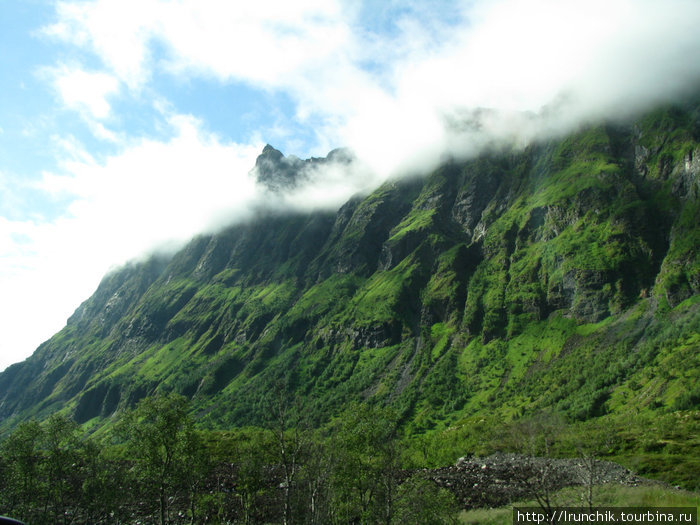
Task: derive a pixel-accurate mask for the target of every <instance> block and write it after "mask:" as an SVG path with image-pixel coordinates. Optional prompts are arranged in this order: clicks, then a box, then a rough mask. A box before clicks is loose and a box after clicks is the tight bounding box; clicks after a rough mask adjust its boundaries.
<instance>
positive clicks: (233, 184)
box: [0, 0, 700, 369]
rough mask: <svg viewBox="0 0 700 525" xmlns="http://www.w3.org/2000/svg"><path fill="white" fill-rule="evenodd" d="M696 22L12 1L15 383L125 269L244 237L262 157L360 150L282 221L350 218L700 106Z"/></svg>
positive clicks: (104, 0)
mask: <svg viewBox="0 0 700 525" xmlns="http://www.w3.org/2000/svg"><path fill="white" fill-rule="evenodd" d="M699 25H700V2H697V1H695V0H588V1H582V0H567V1H560V0H463V1H461V2H460V1H456V2H455V1H450V2H448V1H439V0H425V1H417V0H405V1H396V0H386V1H379V0H374V1H364V2H363V1H352V2H351V1H347V0H297V1H295V2H280V1H276V0H257V1H256V2H252V3H251V2H233V1H229V0H179V1H168V0H138V1H137V0H93V1H72V0H55V1H54V0H17V1H15V0H0V89H1V90H2V91H1V95H2V96H0V289H2V291H3V293H2V295H1V296H0V319H3V330H2V332H3V338H2V339H0V369H3V368H4V367H5V366H7V365H9V364H10V363H12V362H16V361H19V360H21V359H24V358H25V357H26V356H28V355H29V354H30V353H31V352H32V351H33V350H34V349H35V348H36V347H37V345H38V344H40V343H41V342H42V341H44V340H46V339H47V338H48V337H50V336H51V335H52V334H53V333H55V332H56V331H58V330H59V329H60V328H61V327H62V326H63V325H64V324H65V320H66V319H67V318H68V317H69V316H70V314H71V313H72V312H73V310H74V309H75V308H76V307H77V306H78V305H79V304H80V302H82V301H83V300H85V299H86V298H87V297H88V296H89V295H90V294H91V293H92V292H93V291H94V289H95V288H96V286H97V284H98V283H99V280H100V278H101V277H102V276H103V275H104V273H105V272H107V271H108V270H109V269H110V268H113V267H115V266H117V265H119V264H123V263H124V262H125V261H128V260H130V259H133V258H137V257H139V256H142V255H143V254H144V253H148V252H149V251H151V250H153V249H155V248H157V247H159V246H164V245H168V246H172V245H174V244H175V245H176V244H178V243H182V242H184V241H186V240H187V239H188V238H190V237H191V236H193V235H195V234H197V233H199V232H203V231H212V230H215V229H216V228H218V227H220V226H222V225H224V224H226V223H229V222H232V221H236V220H242V219H244V218H245V217H246V215H247V214H248V213H249V212H250V210H251V207H252V206H254V204H255V203H256V202H258V201H259V199H260V198H261V190H260V188H258V187H257V186H256V185H255V182H254V181H253V180H252V179H251V177H250V176H249V170H250V169H251V168H252V166H253V165H254V162H255V158H256V156H257V155H258V154H259V152H260V151H261V149H262V147H263V146H264V145H265V144H266V143H271V144H273V145H274V146H275V147H277V148H279V149H281V150H282V151H283V152H285V153H286V154H295V155H297V156H299V157H302V158H305V157H308V156H312V155H313V156H323V155H325V154H326V153H327V152H328V151H329V150H330V149H332V148H335V147H338V146H347V147H350V148H352V149H353V150H354V151H355V152H356V154H357V156H358V158H359V159H360V162H359V163H358V165H359V166H361V169H359V171H358V172H353V173H340V172H328V173H324V174H318V176H317V177H316V179H314V181H315V182H314V183H313V184H310V185H309V186H308V187H305V188H301V189H300V190H299V191H298V192H297V193H296V194H294V195H291V196H288V198H287V199H286V200H285V202H284V203H283V204H284V205H289V206H296V207H304V208H313V207H317V206H326V207H333V206H337V205H339V204H340V203H342V202H343V200H344V199H346V198H347V197H348V196H350V195H351V194H353V193H355V192H357V191H363V190H367V189H369V188H371V187H373V186H375V185H377V184H379V183H380V182H381V181H382V180H385V179H386V178H387V177H390V176H400V175H401V174H403V173H407V172H420V171H425V170H428V169H430V168H431V167H433V166H435V165H436V164H437V163H438V162H439V161H440V160H441V159H444V158H445V155H451V156H456V157H466V156H469V155H474V154H476V153H478V152H479V150H480V149H481V148H483V147H485V146H487V145H489V144H493V143H494V142H496V143H508V144H510V145H512V146H514V147H519V146H522V145H525V144H527V143H529V142H531V141H533V140H538V139H541V138H544V137H547V136H551V135H557V134H561V133H565V132H567V131H569V130H571V129H574V128H576V127H577V126H580V125H582V124H585V123H587V122H591V121H595V120H597V119H600V118H602V117H623V116H625V115H628V114H634V113H635V112H639V111H641V110H643V109H645V108H646V107H649V106H650V105H652V104H654V103H657V102H659V101H664V100H669V99H673V98H674V97H678V96H680V95H682V94H685V93H688V92H694V91H695V90H696V89H697V86H698V79H699V78H700V63H698V61H697V60H695V58H694V57H697V56H700V41H699V39H700V37H699V36H698V31H697V27H698V26H699ZM562 101H564V102H562ZM478 108H489V109H491V110H492V111H490V112H488V113H480V114H479V115H480V117H479V118H481V122H480V124H481V127H480V128H479V130H478V131H474V130H473V129H462V128H463V127H462V128H460V126H459V125H457V126H455V125H454V123H455V122H456V123H459V121H460V119H464V118H473V116H474V113H473V111H474V110H476V109H478ZM552 108H556V110H555V111H553V110H552Z"/></svg>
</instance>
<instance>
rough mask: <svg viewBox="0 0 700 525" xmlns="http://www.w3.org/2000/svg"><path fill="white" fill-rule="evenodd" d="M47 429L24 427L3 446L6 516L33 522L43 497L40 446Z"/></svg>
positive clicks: (32, 425) (1, 498) (27, 424)
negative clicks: (10, 515)
mask: <svg viewBox="0 0 700 525" xmlns="http://www.w3.org/2000/svg"><path fill="white" fill-rule="evenodd" d="M43 432H44V430H43V428H42V427H41V425H40V424H39V423H38V422H36V421H27V422H24V423H20V424H19V425H17V428H15V430H14V432H13V433H12V434H10V436H9V437H8V438H7V439H6V440H5V441H4V442H3V444H2V449H1V452H2V456H3V459H4V469H3V470H4V472H3V477H4V479H5V482H6V488H5V489H4V490H3V491H2V494H0V501H1V502H2V504H3V507H4V509H5V510H4V512H7V513H8V514H13V515H15V516H17V517H19V518H20V519H23V520H31V519H32V518H33V517H34V516H33V514H34V511H35V509H36V508H38V503H39V500H40V497H41V494H42V493H43V487H42V483H41V476H40V464H41V452H40V445H41V440H42V435H43Z"/></svg>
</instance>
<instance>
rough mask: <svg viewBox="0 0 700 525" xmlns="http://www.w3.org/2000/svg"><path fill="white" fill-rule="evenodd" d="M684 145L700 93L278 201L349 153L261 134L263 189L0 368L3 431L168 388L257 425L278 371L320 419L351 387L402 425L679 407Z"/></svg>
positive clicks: (694, 307)
mask: <svg viewBox="0 0 700 525" xmlns="http://www.w3.org/2000/svg"><path fill="white" fill-rule="evenodd" d="M699 140H700V107H699V106H698V105H697V104H696V103H687V104H679V105H675V106H665V107H663V108H660V109H658V110H656V111H654V112H651V113H649V114H647V115H646V116H644V117H643V118H640V119H637V120H636V121H634V122H631V121H630V122H627V123H620V122H619V121H618V122H614V123H609V124H600V125H592V126H589V127H587V128H585V129H582V130H581V131H579V132H577V133H574V134H571V135H568V136H566V137H563V138H560V139H550V140H544V141H541V142H535V143H533V144H531V145H529V146H527V147H512V148H503V147H499V148H496V149H493V150H491V151H488V150H487V151H486V152H484V153H482V154H481V155H479V156H478V157H476V158H473V159H471V160H459V159H452V160H448V161H446V162H445V163H443V164H442V165H441V166H440V167H438V168H436V169H434V170H432V171H431V172H429V173H424V174H422V176H414V177H402V178H396V179H391V180H388V181H387V182H385V183H384V184H382V185H381V186H379V187H378V188H377V189H375V190H374V191H372V192H371V193H369V194H366V195H364V194H359V195H357V196H355V197H353V198H351V199H350V200H348V201H347V202H345V204H343V205H342V206H341V207H340V208H339V209H338V210H334V209H326V210H323V209H321V210H318V209H314V210H308V209H307V210H304V209H296V210H295V209H292V208H290V207H287V206H281V207H277V206H274V202H279V201H276V200H275V199H279V198H280V196H290V195H293V194H294V192H295V191H297V190H299V189H300V188H303V187H304V184H305V181H307V180H309V178H313V177H316V176H320V175H319V174H322V173H324V170H318V171H315V170H316V168H318V167H320V166H340V167H342V168H343V169H348V167H351V166H352V164H353V162H355V161H354V160H353V157H352V155H351V154H350V153H349V152H347V151H346V150H335V151H333V152H331V153H330V154H329V155H328V156H327V157H325V158H312V159H308V160H301V159H298V158H296V157H293V156H284V155H283V154H282V153H281V152H280V151H279V150H276V149H275V148H273V147H272V146H270V145H267V146H265V148H264V149H263V151H262V153H261V155H260V156H259V157H258V159H257V162H256V163H255V166H254V167H253V169H252V171H251V176H254V177H256V180H257V182H258V183H259V184H261V185H262V186H264V187H265V188H267V189H266V191H267V192H268V194H269V195H270V199H271V200H270V202H271V203H273V205H272V206H269V207H267V208H264V207H263V208H261V209H259V210H257V212H255V213H253V214H252V215H251V216H250V218H249V219H247V220H245V221H243V222H239V223H237V224H235V225H233V226H230V227H228V228H226V229H224V230H222V231H220V232H218V233H213V234H207V235H201V236H198V237H196V238H194V239H193V240H192V241H190V242H189V243H188V244H187V245H186V246H185V247H184V248H182V249H181V250H179V251H177V253H175V254H173V255H171V256H165V255H155V256H152V257H151V258H149V259H148V260H145V261H142V262H134V263H131V264H127V265H126V266H124V267H122V268H120V269H118V270H116V271H114V272H112V273H110V274H109V275H107V276H106V277H105V278H104V279H103V281H102V282H101V284H100V286H99V287H98V289H97V291H96V292H95V293H94V294H93V295H92V296H91V297H90V298H88V299H87V300H86V301H85V302H84V303H83V304H82V305H81V306H80V307H79V308H78V309H77V310H76V311H75V313H74V314H73V316H72V317H71V318H70V319H69V321H68V323H67V326H66V327H65V328H64V329H63V330H61V331H60V332H59V333H57V334H56V335H55V336H54V337H52V338H51V339H50V340H48V341H47V342H45V343H44V344H42V345H41V346H40V347H39V348H38V349H37V350H36V352H35V353H34V354H33V355H32V356H31V357H30V358H28V359H27V360H26V361H24V362H22V363H18V364H15V365H12V366H11V367H9V368H8V369H7V370H6V371H5V372H3V373H2V374H0V426H1V427H2V428H3V429H5V430H7V429H9V428H11V427H12V426H14V425H15V424H17V423H18V422H19V421H22V420H26V419H28V418H32V417H40V418H41V417H46V416H47V415H49V414H50V413H52V412H56V411H61V412H64V413H66V414H69V415H71V416H72V417H74V418H75V420H76V421H78V422H79V423H87V424H89V425H90V426H91V427H92V428H98V427H101V426H104V425H107V426H109V425H110V421H111V419H112V418H113V417H114V416H115V414H118V413H119V412H120V411H121V410H124V409H126V408H129V407H132V406H134V404H135V403H136V402H137V401H138V400H140V399H142V398H144V397H145V396H148V395H151V394H153V393H154V392H171V391H173V392H177V393H180V394H182V395H184V396H186V397H188V398H190V399H191V400H192V403H193V406H194V407H195V416H196V418H197V420H198V421H199V423H200V424H201V425H202V426H204V427H208V428H228V427H231V426H241V425H247V424H257V423H260V421H261V418H262V417H263V414H262V413H261V412H260V406H259V404H258V403H259V400H260V398H261V396H263V395H264V393H265V392H268V391H269V390H270V388H272V386H273V385H283V388H284V389H285V391H286V392H287V394H288V395H289V396H290V397H296V398H298V399H300V400H301V402H302V403H303V405H304V407H305V412H306V413H307V414H308V415H309V417H311V418H312V420H313V421H315V422H316V423H317V424H320V423H323V422H324V421H327V420H328V419H329V418H331V417H332V416H333V415H334V414H337V413H338V412H339V411H341V410H342V409H343V407H344V406H346V404H347V403H349V402H351V401H354V400H367V401H370V402H372V403H377V404H380V405H388V406H391V407H393V408H394V409H396V410H397V411H398V413H399V414H400V416H401V420H402V421H403V422H404V425H405V426H406V428H407V429H408V430H409V431H410V432H422V431H426V430H429V429H433V428H435V427H436V426H437V427H438V428H439V427H441V426H442V425H447V424H450V422H454V421H458V420H460V419H462V418H468V417H471V416H478V415H480V414H484V413H489V414H497V415H499V416H500V417H506V418H507V417H513V416H514V415H515V416H518V415H524V414H532V413H535V412H537V411H538V410H542V409H549V410H557V411H560V412H562V413H564V414H566V416H567V417H568V418H570V419H571V420H572V421H577V420H581V421H585V420H588V419H591V418H596V417H602V416H605V415H607V414H611V415H621V414H626V413H629V412H631V411H640V410H642V411H652V412H653V411H663V410H671V409H673V408H674V407H676V408H677V407H679V406H684V407H685V406H686V405H688V403H690V405H689V406H696V405H697V402H698V399H700V396H698V395H697V394H698V391H697V384H696V379H697V377H698V362H697V350H698V346H697V327H698V326H699V325H700V322H699V321H700V317H699V316H700V311H699V308H700V303H698V292H700V271H699V269H700V261H699V260H698V252H697V246H698V245H700V239H699V238H698V236H699V235H700V228H698V225H699V224H700V215H699V214H700V207H699V206H700V205H699V203H698V195H699V193H700V146H699ZM693 356H695V357H693ZM680 363H682V366H681V365H680ZM688 392H690V394H688ZM684 396H685V397H684ZM693 396H694V397H693Z"/></svg>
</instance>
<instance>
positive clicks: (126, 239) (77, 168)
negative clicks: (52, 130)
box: [0, 114, 262, 369]
mask: <svg viewBox="0 0 700 525" xmlns="http://www.w3.org/2000/svg"><path fill="white" fill-rule="evenodd" d="M169 124H170V126H171V127H172V130H173V137H172V138H171V139H170V140H167V141H158V140H152V139H140V140H136V141H134V142H133V143H132V144H130V145H129V146H126V147H125V148H124V149H123V150H122V151H121V152H120V153H118V154H115V155H113V156H111V157H108V158H107V159H106V160H105V161H104V162H98V161H96V160H95V159H94V158H92V156H91V155H90V154H89V153H87V152H85V151H84V150H83V149H82V146H81V144H80V143H79V142H77V141H75V140H72V139H69V140H65V141H63V142H62V143H61V144H60V147H61V148H62V149H63V151H64V157H63V159H62V163H61V166H62V170H61V172H60V173H55V174H48V173H47V174H44V178H43V181H42V188H43V190H44V191H46V192H48V193H51V194H61V195H64V196H70V197H71V199H72V202H71V204H70V205H69V207H68V209H67V211H66V214H65V215H64V216H62V217H60V218H58V219H56V220H54V221H51V222H46V221H43V222H39V221H12V220H9V219H6V218H4V217H2V216H0V261H1V264H2V268H3V271H2V272H0V289H2V290H3V297H4V298H5V300H3V301H0V317H2V318H3V319H4V320H5V321H6V323H5V324H4V328H3V348H2V352H0V369H2V368H4V367H5V366H7V365H8V364H10V363H12V362H14V361H17V360H18V359H20V358H21V357H22V356H26V355H28V354H29V353H30V352H31V350H33V349H34V348H36V347H37V345H38V344H39V343H41V342H42V341H44V340H46V339H47V338H48V337H50V336H51V335H52V334H53V333H55V332H56V331H57V330H59V329H60V328H61V327H62V325H63V324H64V323H65V320H66V319H67V318H68V317H69V316H70V314H71V313H72V312H73V310H74V309H75V307H76V306H77V305H78V304H80V303H81V302H82V301H83V300H85V298H87V297H88V296H89V295H90V294H91V293H92V291H93V290H94V289H95V287H96V286H97V284H98V282H99V280H100V278H101V277H102V276H103V275H104V274H105V272H106V271H107V270H108V269H109V268H111V267H113V266H115V265H118V264H121V263H123V262H126V261H127V260H128V259H131V258H133V257H135V256H136V255H138V254H142V253H144V252H147V251H150V250H152V249H153V248H154V247H157V246H159V245H164V244H165V243H166V242H168V241H170V242H175V243H180V242H183V241H185V240H187V239H189V238H191V237H192V236H193V235H195V234H197V233H199V232H202V231H206V230H211V229H214V228H216V227H218V226H219V225H220V224H221V221H222V220H226V221H232V220H234V219H236V218H241V217H244V216H246V215H247V214H249V213H250V212H251V208H250V207H251V206H252V205H253V203H254V202H255V200H256V199H255V195H256V192H257V191H258V190H257V188H256V186H255V183H254V181H253V180H252V179H251V178H250V177H249V175H248V171H249V169H250V167H251V166H253V165H254V162H255V158H256V156H257V154H258V153H259V151H260V149H261V148H262V144H253V145H239V144H235V143H228V142H225V141H223V140H221V139H220V138H219V137H217V136H215V135H212V134H209V133H206V132H205V131H203V130H202V128H201V123H200V122H199V121H197V120H196V119H194V118H192V117H190V116H186V115H177V114H174V115H171V116H170V118H169ZM1 182H2V181H1V180H0V183H1ZM7 298H12V300H7Z"/></svg>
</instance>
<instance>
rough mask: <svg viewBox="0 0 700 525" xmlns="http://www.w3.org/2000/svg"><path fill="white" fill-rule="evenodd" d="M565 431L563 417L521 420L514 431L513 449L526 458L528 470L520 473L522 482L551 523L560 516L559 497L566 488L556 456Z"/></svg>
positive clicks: (553, 415)
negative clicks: (555, 452) (557, 447)
mask: <svg viewBox="0 0 700 525" xmlns="http://www.w3.org/2000/svg"><path fill="white" fill-rule="evenodd" d="M563 429H564V421H563V419H562V417H561V416H560V415H559V414H551V413H540V414H537V415H535V416H534V417H532V418H529V419H524V420H520V421H518V422H516V423H514V424H512V425H511V428H510V436H509V438H510V440H511V446H512V447H513V448H515V450H517V451H519V452H521V453H522V454H524V457H523V461H524V462H525V468H524V469H523V470H522V471H520V472H519V474H518V478H519V479H518V481H519V482H520V483H521V484H522V485H523V486H524V487H525V488H526V489H527V491H528V492H529V493H530V494H531V495H532V497H534V498H535V501H536V502H537V505H538V506H539V507H540V508H541V509H542V511H543V512H544V513H546V515H547V516H549V517H550V519H551V520H554V517H555V516H556V514H555V513H554V507H555V506H556V504H557V503H556V502H555V494H556V492H557V491H558V490H559V488H560V487H561V484H562V480H561V476H562V474H561V471H560V469H558V468H556V465H555V460H554V457H553V454H554V448H555V446H556V445H557V444H558V442H559V441H560V440H561V439H562V434H563ZM551 522H552V523H554V521H551Z"/></svg>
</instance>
